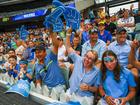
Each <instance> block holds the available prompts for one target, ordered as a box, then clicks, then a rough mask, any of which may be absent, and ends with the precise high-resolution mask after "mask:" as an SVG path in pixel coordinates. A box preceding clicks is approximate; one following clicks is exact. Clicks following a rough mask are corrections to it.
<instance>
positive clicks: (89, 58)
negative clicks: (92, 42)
mask: <svg viewBox="0 0 140 105" xmlns="http://www.w3.org/2000/svg"><path fill="white" fill-rule="evenodd" d="M85 57H86V58H87V59H88V60H90V61H93V58H91V57H89V56H88V55H87V54H86V55H85Z"/></svg>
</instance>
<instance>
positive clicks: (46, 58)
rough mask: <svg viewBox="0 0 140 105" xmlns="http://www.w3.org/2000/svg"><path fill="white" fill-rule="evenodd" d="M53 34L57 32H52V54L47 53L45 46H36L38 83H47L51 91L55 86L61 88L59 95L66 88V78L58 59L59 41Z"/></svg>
mask: <svg viewBox="0 0 140 105" xmlns="http://www.w3.org/2000/svg"><path fill="white" fill-rule="evenodd" d="M53 34H55V33H52V32H50V37H51V38H52V43H53V48H52V51H51V52H50V54H48V55H47V52H46V48H45V47H44V46H37V47H36V48H35V54H36V57H37V59H38V62H37V63H36V66H35V74H36V84H37V85H38V84H39V85H41V84H43V85H47V86H48V88H49V89H50V91H51V90H52V89H53V88H55V89H56V90H59V89H60V88H61V89H60V91H58V92H57V95H60V93H61V92H62V91H63V90H64V88H65V86H64V85H65V80H64V77H63V74H62V72H61V69H60V67H59V65H58V61H57V52H58V45H59V41H58V40H57V38H56V35H53ZM58 88H59V89H58Z"/></svg>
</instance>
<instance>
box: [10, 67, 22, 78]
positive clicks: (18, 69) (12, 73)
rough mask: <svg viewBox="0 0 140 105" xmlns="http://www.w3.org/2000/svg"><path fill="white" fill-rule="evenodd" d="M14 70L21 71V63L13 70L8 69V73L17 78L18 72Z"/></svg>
mask: <svg viewBox="0 0 140 105" xmlns="http://www.w3.org/2000/svg"><path fill="white" fill-rule="evenodd" d="M13 70H17V71H18V72H19V71H20V66H19V64H16V66H15V67H14V68H13V69H12V70H8V74H9V75H10V76H13V77H14V78H16V77H17V73H15V72H14V71H13Z"/></svg>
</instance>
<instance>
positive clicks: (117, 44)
mask: <svg viewBox="0 0 140 105" xmlns="http://www.w3.org/2000/svg"><path fill="white" fill-rule="evenodd" d="M116 36H117V39H116V41H114V42H112V43H111V44H110V45H109V46H108V50H112V51H113V52H114V53H115V54H116V55H117V57H118V60H119V63H120V65H121V66H123V67H127V68H129V69H131V71H132V73H133V74H134V76H135V77H138V70H137V69H135V68H133V67H131V68H130V67H129V65H128V64H129V63H128V55H129V53H130V50H131V46H130V45H131V41H130V40H127V39H126V38H127V33H126V30H125V29H124V28H117V34H116Z"/></svg>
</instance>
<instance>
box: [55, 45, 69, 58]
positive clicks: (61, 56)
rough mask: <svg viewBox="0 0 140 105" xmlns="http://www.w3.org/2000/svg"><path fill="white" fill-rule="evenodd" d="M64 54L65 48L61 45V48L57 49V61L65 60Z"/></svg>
mask: <svg viewBox="0 0 140 105" xmlns="http://www.w3.org/2000/svg"><path fill="white" fill-rule="evenodd" d="M65 53H66V47H65V46H64V45H62V46H61V47H59V48H58V57H57V59H58V60H61V59H64V60H67V57H66V55H65Z"/></svg>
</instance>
